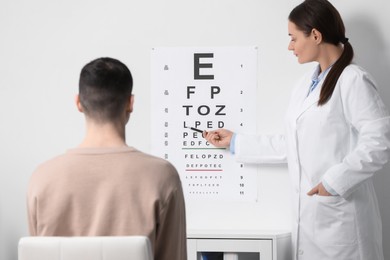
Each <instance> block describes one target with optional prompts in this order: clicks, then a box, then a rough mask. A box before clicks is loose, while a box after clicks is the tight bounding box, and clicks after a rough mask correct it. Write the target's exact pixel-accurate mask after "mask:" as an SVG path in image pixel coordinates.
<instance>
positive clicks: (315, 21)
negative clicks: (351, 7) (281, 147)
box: [288, 0, 353, 106]
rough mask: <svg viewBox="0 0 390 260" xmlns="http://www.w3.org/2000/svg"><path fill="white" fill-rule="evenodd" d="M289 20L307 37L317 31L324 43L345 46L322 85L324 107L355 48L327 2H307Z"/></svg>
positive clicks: (313, 0)
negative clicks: (314, 30)
mask: <svg viewBox="0 0 390 260" xmlns="http://www.w3.org/2000/svg"><path fill="white" fill-rule="evenodd" d="M288 19H289V20H290V22H292V23H294V24H295V25H296V26H297V28H298V29H299V30H301V31H303V32H304V33H305V35H306V36H309V35H310V34H311V32H312V30H313V29H316V30H318V31H319V32H320V33H321V34H322V39H323V41H324V42H326V43H330V44H334V45H338V44H340V43H342V44H343V45H344V51H343V53H342V54H341V56H340V58H339V59H338V60H337V61H336V62H335V63H334V64H333V66H332V69H331V70H330V71H329V73H328V76H327V77H326V78H325V81H324V84H323V85H322V89H321V94H320V99H319V101H318V105H319V106H321V105H324V104H325V103H326V102H328V100H329V99H330V97H331V96H332V94H333V90H334V88H335V86H336V83H337V80H338V79H339V77H340V75H341V73H342V72H343V70H344V68H345V67H346V66H348V65H349V64H350V63H351V62H352V58H353V48H352V45H351V44H350V43H349V41H348V38H346V37H345V27H344V23H343V20H342V19H341V16H340V14H339V12H338V11H337V9H336V8H335V7H334V6H333V5H332V4H331V3H329V2H328V1H327V0H305V1H304V2H303V3H301V4H300V5H298V6H296V7H295V8H294V9H293V10H292V11H291V13H290V15H289V17H288Z"/></svg>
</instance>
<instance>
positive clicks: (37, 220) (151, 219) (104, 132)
mask: <svg viewBox="0 0 390 260" xmlns="http://www.w3.org/2000/svg"><path fill="white" fill-rule="evenodd" d="M132 85H133V79H132V76H131V73H130V71H129V69H128V68H127V67H126V66H125V65H124V64H123V63H121V62H120V61H118V60H115V59H112V58H100V59H96V60H94V61H91V62H90V63H88V64H87V65H85V67H84V68H83V69H82V71H81V74H80V82H79V95H78V96H77V97H76V105H77V108H78V110H79V111H80V112H82V113H84V115H85V120H86V135H85V138H84V140H83V141H82V142H81V144H80V145H79V146H78V147H76V148H74V149H70V150H68V151H67V152H66V153H65V154H63V155H60V156H57V157H55V158H54V159H51V160H49V161H47V162H45V163H43V164H42V165H40V166H39V167H38V168H37V169H36V171H35V172H34V173H33V175H32V176H31V179H30V183H29V187H28V194H27V204H28V205H27V206H28V217H29V229H30V233H31V235H33V236H129V235H145V236H148V237H149V239H150V241H151V244H152V248H153V252H154V259H161V260H183V259H187V249H186V219H185V207H184V206H185V205H184V197H183V191H182V186H181V182H180V179H179V175H178V173H177V171H176V169H175V168H174V167H173V166H172V165H171V164H170V163H169V162H167V161H165V160H163V159H160V158H157V157H154V156H151V155H148V154H145V153H143V152H140V151H138V150H136V149H135V148H133V147H129V146H127V145H126V139H125V126H126V124H127V122H128V121H129V118H130V114H131V112H132V111H133V103H134V96H133V95H132Z"/></svg>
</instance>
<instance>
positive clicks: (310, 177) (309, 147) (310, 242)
mask: <svg viewBox="0 0 390 260" xmlns="http://www.w3.org/2000/svg"><path fill="white" fill-rule="evenodd" d="M312 74H313V73H312V72H311V73H309V74H307V75H305V76H304V77H303V78H302V80H301V81H300V82H299V84H298V85H297V87H296V88H295V90H294V92H293V94H292V97H291V100H290V105H289V107H288V111H287V115H286V133H285V135H279V136H277V135H275V136H265V135H259V136H248V135H241V134H238V135H237V136H236V141H235V157H236V159H237V160H238V161H241V162H247V163H282V162H285V161H286V160H287V162H288V168H289V175H290V177H291V184H292V191H293V195H292V199H293V227H292V240H293V253H294V259H299V260H306V259H308V260H325V259H326V260H383V250H382V224H381V218H380V214H379V209H378V203H377V199H376V196H375V191H374V187H373V183H372V176H373V174H374V173H375V172H376V171H378V170H379V169H381V168H382V167H383V165H384V164H386V163H387V162H388V159H389V147H390V118H389V113H388V111H387V109H386V107H385V105H384V104H383V102H382V100H381V98H380V97H379V95H378V92H377V90H376V88H375V85H374V83H373V80H372V79H371V76H370V75H369V74H368V73H366V72H365V71H364V70H362V69H361V68H360V67H358V66H356V65H349V66H348V67H346V68H345V69H344V71H343V73H342V74H341V76H340V78H339V80H338V82H337V85H336V87H335V90H334V92H333V95H332V97H331V99H330V100H329V101H328V102H327V103H326V104H325V105H323V106H318V105H317V102H318V98H319V94H320V90H321V86H322V83H323V80H324V79H323V80H322V82H320V83H319V85H318V86H317V88H316V89H315V90H314V91H313V92H312V93H311V94H310V95H309V96H307V94H308V89H309V86H310V83H311V76H312ZM324 78H325V77H324ZM322 180H325V181H326V182H327V183H328V185H329V186H330V187H331V188H333V189H334V191H336V192H337V193H338V194H339V196H331V197H327V196H318V195H314V196H308V195H307V192H308V191H309V190H311V189H312V188H313V187H314V186H316V185H317V184H318V183H320V182H321V181H322ZM275 188H277V187H275Z"/></svg>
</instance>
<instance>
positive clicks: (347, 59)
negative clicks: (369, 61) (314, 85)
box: [318, 38, 353, 106]
mask: <svg viewBox="0 0 390 260" xmlns="http://www.w3.org/2000/svg"><path fill="white" fill-rule="evenodd" d="M352 58H353V48H352V45H351V44H350V43H349V42H348V39H347V38H345V40H344V51H343V53H342V54H341V56H340V58H339V59H338V60H337V61H336V63H335V64H334V65H333V66H332V68H331V69H330V71H329V73H328V75H327V76H326V78H325V81H324V84H323V85H322V88H321V93H320V99H319V100H318V106H322V105H324V104H326V102H328V100H329V99H330V98H331V97H332V94H333V91H334V89H335V87H336V83H337V81H338V79H339V77H340V75H341V73H342V72H343V70H344V69H345V67H347V66H348V65H349V64H351V62H352Z"/></svg>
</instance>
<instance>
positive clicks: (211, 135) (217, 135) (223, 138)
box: [203, 128, 233, 148]
mask: <svg viewBox="0 0 390 260" xmlns="http://www.w3.org/2000/svg"><path fill="white" fill-rule="evenodd" d="M232 136H233V132H232V131H230V130H227V129H223V128H221V129H218V130H215V131H209V132H207V131H204V132H203V137H204V138H205V139H206V140H207V141H208V142H209V143H211V144H212V145H214V146H216V147H224V148H228V147H229V146H230V141H231V140H232Z"/></svg>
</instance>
